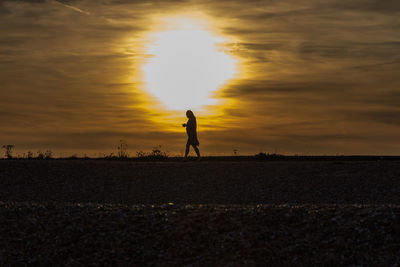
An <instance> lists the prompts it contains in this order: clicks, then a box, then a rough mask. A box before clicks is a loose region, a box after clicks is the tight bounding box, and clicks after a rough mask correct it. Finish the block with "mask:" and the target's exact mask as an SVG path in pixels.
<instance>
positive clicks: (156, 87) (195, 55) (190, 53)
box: [143, 18, 236, 110]
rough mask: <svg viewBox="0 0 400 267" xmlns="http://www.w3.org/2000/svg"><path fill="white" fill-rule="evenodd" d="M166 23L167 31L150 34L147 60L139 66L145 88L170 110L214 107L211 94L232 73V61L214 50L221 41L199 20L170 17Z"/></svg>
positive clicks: (230, 76) (233, 72) (231, 75)
mask: <svg viewBox="0 0 400 267" xmlns="http://www.w3.org/2000/svg"><path fill="white" fill-rule="evenodd" d="M168 23H169V25H168V30H166V31H161V32H156V33H153V34H152V35H151V37H152V41H153V42H152V43H151V44H150V45H149V46H148V48H147V53H148V54H150V55H151V57H150V58H149V60H148V61H147V62H146V63H145V64H144V65H143V71H144V81H145V83H146V86H147V89H148V90H149V91H150V93H151V94H153V95H154V96H155V97H157V98H158V99H159V101H160V102H161V103H162V104H164V106H165V107H167V108H168V109H171V110H185V109H193V110H199V109H201V107H202V106H204V105H213V104H216V102H217V101H216V99H213V98H211V93H212V92H213V91H216V90H217V89H219V88H220V87H221V86H222V85H224V84H225V83H226V82H227V80H229V79H231V78H233V77H234V75H235V73H236V68H235V65H236V60H235V59H234V58H232V57H231V56H230V55H228V54H226V53H224V52H223V51H219V50H217V44H218V43H222V42H223V41H224V39H223V38H221V37H217V36H215V35H213V34H212V33H211V32H209V31H207V30H206V29H205V28H204V27H202V23H201V21H196V20H192V19H187V18H179V19H177V18H174V19H172V20H170V21H169V22H168Z"/></svg>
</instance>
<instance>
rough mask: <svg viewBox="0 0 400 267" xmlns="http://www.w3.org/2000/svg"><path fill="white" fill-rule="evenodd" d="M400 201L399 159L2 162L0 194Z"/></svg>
mask: <svg viewBox="0 0 400 267" xmlns="http://www.w3.org/2000/svg"><path fill="white" fill-rule="evenodd" d="M1 200H2V201H36V202H41V201H63V202H96V203H97V202H99V203H120V204H121V203H124V204H165V203H169V202H173V203H175V204H241V205H242V204H289V203H292V204H333V203H335V204H400V161H366V162H362V161H361V162H345V161H344V162H339V161H337V162H308V161H300V162H284V161H283V162H281V161H277V162H186V163H183V162H127V161H122V162H121V161H96V160H69V161H68V160H30V161H29V160H26V161H24V160H21V161H18V160H16V161H7V160H3V161H0V201H1Z"/></svg>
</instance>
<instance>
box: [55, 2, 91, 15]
mask: <svg viewBox="0 0 400 267" xmlns="http://www.w3.org/2000/svg"><path fill="white" fill-rule="evenodd" d="M55 1H56V2H57V3H60V4H61V5H63V6H65V7H67V8H70V9H72V10H74V11H76V12H79V13H82V14H85V15H90V12H87V11H84V10H82V9H80V8H77V7H76V6H72V5H69V4H67V3H69V2H70V1H60V0H55Z"/></svg>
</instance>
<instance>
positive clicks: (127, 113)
mask: <svg viewBox="0 0 400 267" xmlns="http://www.w3.org/2000/svg"><path fill="white" fill-rule="evenodd" d="M399 11H400V6H399V3H398V1H391V0H388V1H384V2H382V1H378V0H363V1H361V0H352V1H347V2H343V1H340V0H328V1H323V2H321V1H317V0H308V1H295V0H285V1H277V0H276V1H275V0H269V1H267V0H252V1H245V2H244V1H238V0H237V1H235V0H223V1H216V0H210V1H197V0H195V1H180V0H176V1H144V0H143V1H128V0H102V1H94V0H88V1H68V0H57V1H54V0H52V1H49V0H47V1H45V0H43V1H28V0H26V1H22V0H21V1H0V14H1V15H2V16H0V31H1V32H2V35H1V36H0V80H1V82H2V84H1V88H2V89H1V91H0V105H1V107H2V109H1V111H0V121H2V124H3V125H7V130H4V131H2V133H1V135H0V137H1V139H2V140H3V142H12V143H16V144H17V147H20V148H21V149H24V148H30V149H33V148H34V147H37V148H38V149H39V148H40V149H43V148H44V147H46V148H47V147H48V148H50V149H51V148H53V149H57V150H59V151H69V150H70V149H74V150H77V149H79V148H81V150H82V151H84V150H85V149H87V150H93V151H95V150H96V149H97V150H98V151H105V150H110V149H113V147H114V145H115V142H118V140H119V139H121V138H124V139H127V140H128V143H129V144H130V145H131V146H132V148H138V149H146V148H147V147H149V148H151V147H152V146H154V145H157V144H159V143H161V144H162V145H166V146H168V149H170V150H173V151H180V150H181V149H182V142H183V143H184V141H185V140H184V139H185V132H184V131H182V128H181V127H179V123H180V122H181V120H182V121H184V120H185V117H184V113H182V116H181V117H179V114H178V115H174V116H175V117H174V116H172V115H171V118H172V117H173V119H174V120H172V119H171V118H170V117H168V120H167V119H165V118H164V117H163V112H162V111H159V110H156V109H153V110H152V109H151V108H150V106H149V103H152V104H154V102H155V99H154V98H151V97H146V95H144V94H143V91H142V89H141V87H140V86H141V81H140V80H136V78H135V77H137V76H138V75H137V74H138V72H139V71H140V69H137V68H138V65H139V63H140V62H144V61H145V60H146V56H145V55H143V49H144V48H143V46H142V39H141V38H142V36H143V34H145V33H146V32H147V31H149V30H151V29H152V27H153V25H154V23H156V22H157V18H159V17H161V16H165V15H168V14H177V13H180V12H181V13H187V12H203V13H204V14H205V15H206V16H209V17H210V18H211V19H212V25H213V26H214V27H215V28H216V30H217V31H216V32H219V33H221V34H225V35H228V36H229V37H231V39H232V41H230V43H229V44H226V46H225V47H223V48H224V50H225V49H226V51H228V52H229V53H231V54H232V55H233V56H235V57H237V58H238V59H239V61H240V62H241V67H242V70H243V73H242V76H241V77H238V78H237V79H234V80H232V81H231V82H230V84H228V85H226V86H225V87H224V88H223V89H222V90H220V91H218V92H216V93H215V96H216V97H217V98H220V99H221V100H226V101H227V102H228V103H232V104H231V105H227V106H225V107H224V106H222V107H211V109H210V110H212V109H215V110H217V111H218V112H216V113H215V115H213V114H211V115H209V116H208V117H202V116H203V115H202V114H200V115H199V116H198V119H199V130H200V132H199V136H200V138H201V140H200V142H201V147H202V149H203V151H204V152H205V153H206V154H207V153H230V152H231V150H232V149H233V148H234V147H236V146H238V147H239V146H240V147H239V149H240V151H242V152H243V153H244V151H247V152H248V153H253V152H254V153H255V152H259V150H260V149H273V148H274V147H278V148H280V149H282V151H286V152H288V153H289V152H290V153H302V152H309V153H324V154H329V153H331V152H332V151H335V153H336V152H339V153H340V152H341V151H343V152H346V153H372V152H380V153H394V151H395V149H396V146H394V145H393V146H392V147H390V146H389V144H390V142H394V141H393V140H396V138H397V137H396V136H398V134H399V133H400V125H399V120H398V117H399V116H398V108H397V106H398V103H399V101H400V95H399V90H398V88H400V87H399V86H400V82H399V80H398V69H399V67H400V66H399V63H400V57H399V38H400V34H399V31H398V26H399V22H398V19H397V17H398V13H399ZM89 14H90V15H89ZM178 121H179V122H178ZM179 131H181V132H179ZM377 132H379V134H377ZM372 143H373V144H374V145H371V144H372ZM379 146H381V147H382V149H380V148H379ZM352 149H353V151H352Z"/></svg>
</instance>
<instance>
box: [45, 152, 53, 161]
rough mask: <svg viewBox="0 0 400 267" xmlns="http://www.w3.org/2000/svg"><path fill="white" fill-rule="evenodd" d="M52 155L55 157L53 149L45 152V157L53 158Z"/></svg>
mask: <svg viewBox="0 0 400 267" xmlns="http://www.w3.org/2000/svg"><path fill="white" fill-rule="evenodd" d="M52 157H53V152H52V151H51V150H46V152H44V158H45V159H51V158H52Z"/></svg>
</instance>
